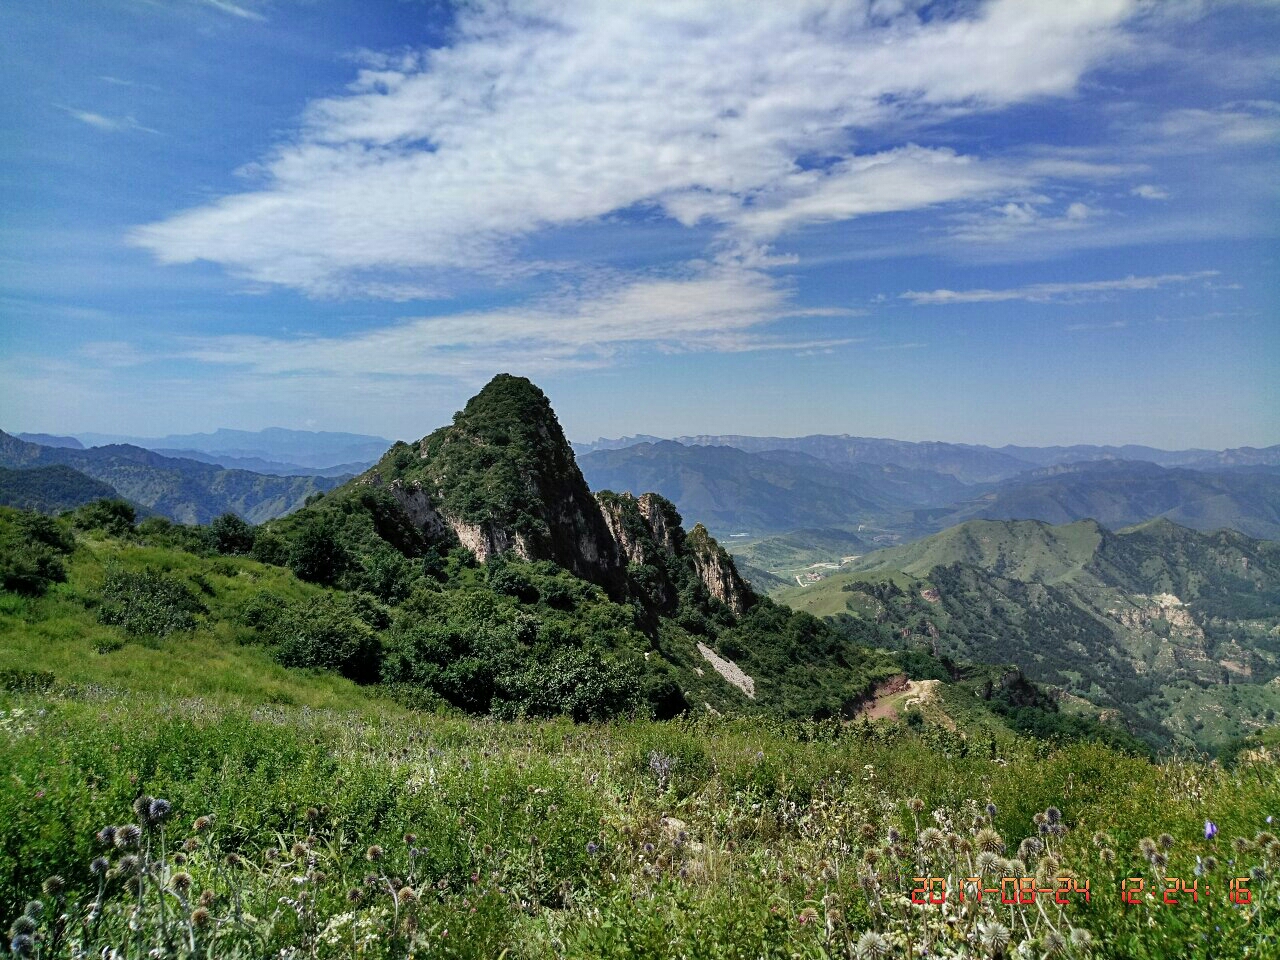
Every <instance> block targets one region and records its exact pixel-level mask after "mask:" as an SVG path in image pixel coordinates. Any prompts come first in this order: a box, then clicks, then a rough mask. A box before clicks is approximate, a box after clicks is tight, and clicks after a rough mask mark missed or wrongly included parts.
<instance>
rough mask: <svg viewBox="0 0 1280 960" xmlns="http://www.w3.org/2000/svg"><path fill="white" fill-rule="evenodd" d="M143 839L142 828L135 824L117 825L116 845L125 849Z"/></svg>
mask: <svg viewBox="0 0 1280 960" xmlns="http://www.w3.org/2000/svg"><path fill="white" fill-rule="evenodd" d="M141 839H142V830H141V829H140V828H139V827H137V826H136V825H135V824H132V823H129V824H125V825H124V826H123V827H117V828H116V831H115V842H116V846H117V847H119V848H120V849H121V850H125V849H127V848H129V847H131V846H133V845H134V844H135V843H137V842H138V841H139V840H141Z"/></svg>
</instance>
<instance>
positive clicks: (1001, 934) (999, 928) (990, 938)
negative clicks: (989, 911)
mask: <svg viewBox="0 0 1280 960" xmlns="http://www.w3.org/2000/svg"><path fill="white" fill-rule="evenodd" d="M979 936H980V937H981V938H982V944H983V946H985V947H986V948H987V949H989V950H992V951H996V952H998V951H1001V950H1004V948H1005V947H1007V946H1009V938H1010V937H1009V928H1008V927H1006V926H1005V925H1004V924H1003V923H1000V922H999V921H997V920H993V921H991V923H986V924H983V925H982V928H981V932H980V934H979Z"/></svg>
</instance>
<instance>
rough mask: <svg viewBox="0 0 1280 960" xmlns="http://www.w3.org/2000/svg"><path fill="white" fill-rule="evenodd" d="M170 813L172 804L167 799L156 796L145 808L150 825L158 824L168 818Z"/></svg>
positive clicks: (171, 812)
mask: <svg viewBox="0 0 1280 960" xmlns="http://www.w3.org/2000/svg"><path fill="white" fill-rule="evenodd" d="M172 814H173V804H171V803H170V802H169V801H168V800H160V799H159V798H157V799H155V800H152V801H151V806H150V807H149V808H148V810H147V822H148V823H150V824H151V825H152V826H159V825H160V824H162V823H164V822H165V821H166V820H168V819H169V817H170V816H171V815H172Z"/></svg>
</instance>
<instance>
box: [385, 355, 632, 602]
mask: <svg viewBox="0 0 1280 960" xmlns="http://www.w3.org/2000/svg"><path fill="white" fill-rule="evenodd" d="M362 480H364V481H365V482H370V483H379V484H382V483H385V484H386V485H387V487H388V489H389V490H390V491H391V492H392V494H393V495H394V496H395V497H396V498H397V500H400V502H401V505H402V506H404V507H405V509H406V510H407V511H408V512H409V513H410V515H411V516H413V517H414V518H415V520H416V522H418V524H419V526H420V527H422V528H423V529H424V530H428V529H429V528H431V527H433V526H438V525H439V524H443V525H444V526H447V527H448V528H449V529H451V530H452V531H453V533H454V534H455V535H456V536H457V538H458V540H459V541H460V542H461V543H462V544H463V546H465V547H467V548H468V549H470V550H471V551H472V552H473V553H474V554H475V555H476V559H478V560H480V561H482V562H483V561H485V560H487V559H489V557H491V556H493V555H495V554H497V553H502V552H505V551H511V552H513V553H515V554H516V555H518V556H520V557H522V558H524V559H526V560H551V561H553V562H555V563H557V564H559V565H560V566H563V567H565V568H567V569H569V570H571V571H573V572H574V573H575V574H577V575H578V576H580V577H582V578H583V579H585V580H591V581H593V582H595V583H598V584H600V585H601V586H604V587H606V589H609V590H610V591H611V592H613V591H615V590H616V589H620V587H621V583H622V564H621V561H620V558H619V556H618V553H617V549H616V547H615V545H614V539H613V537H612V536H610V533H609V529H608V527H607V526H606V524H605V519H604V516H603V514H602V513H601V511H600V507H599V505H598V504H597V503H596V500H595V498H594V497H593V496H592V495H591V491H590V490H589V489H588V488H587V482H586V480H584V479H583V477H582V472H581V471H580V470H579V469H578V465H577V463H576V462H575V461H574V458H573V451H572V449H571V448H570V446H569V442H568V440H567V439H566V438H565V435H564V431H563V430H562V429H561V427H560V423H559V421H558V420H557V419H556V415H555V412H554V411H553V410H552V409H551V404H550V402H549V401H548V400H547V397H546V395H545V394H544V393H543V392H542V391H541V390H539V389H538V388H537V387H536V386H534V385H533V384H532V383H531V382H530V381H528V380H526V379H525V378H524V377H514V376H511V375H510V374H500V375H498V376H497V377H494V378H493V380H491V381H490V382H489V383H488V385H486V386H485V387H484V389H482V390H481V391H480V392H479V393H478V394H476V395H475V396H474V397H472V398H471V400H469V401H468V402H467V405H466V407H465V408H464V409H462V410H461V411H459V412H458V413H456V414H454V417H453V423H452V424H451V425H449V426H447V427H442V428H440V429H439V430H437V431H435V432H434V433H432V434H430V435H429V436H426V437H424V438H423V439H422V440H420V441H419V442H418V443H417V444H415V445H413V446H409V445H398V446H397V447H396V448H393V449H392V450H391V451H390V452H389V453H388V454H387V455H386V456H385V457H384V458H383V460H382V462H380V463H379V464H378V465H377V466H376V467H374V468H373V469H372V470H370V471H369V473H367V474H366V475H365V476H364V477H363V478H362ZM436 517H438V518H439V524H437V522H436V519H435V518H436Z"/></svg>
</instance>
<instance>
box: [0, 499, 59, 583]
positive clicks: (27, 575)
mask: <svg viewBox="0 0 1280 960" xmlns="http://www.w3.org/2000/svg"><path fill="white" fill-rule="evenodd" d="M74 548H75V540H74V539H73V538H72V537H71V536H70V535H69V534H68V533H67V532H66V531H65V530H64V529H63V528H62V527H61V526H60V525H59V524H58V522H57V521H56V520H52V519H50V518H49V517H45V516H41V515H40V514H37V513H26V512H24V511H19V510H9V509H4V510H3V511H2V512H0V587H3V589H5V590H9V591H12V592H13V593H22V594H27V595H29V596H37V595H39V594H42V593H44V591H45V590H46V589H48V587H49V585H50V584H52V583H61V582H62V581H64V580H66V579H67V569H66V565H65V564H64V563H63V558H64V557H65V556H66V555H67V554H69V553H70V552H71V551H72V550H73V549H74Z"/></svg>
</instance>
